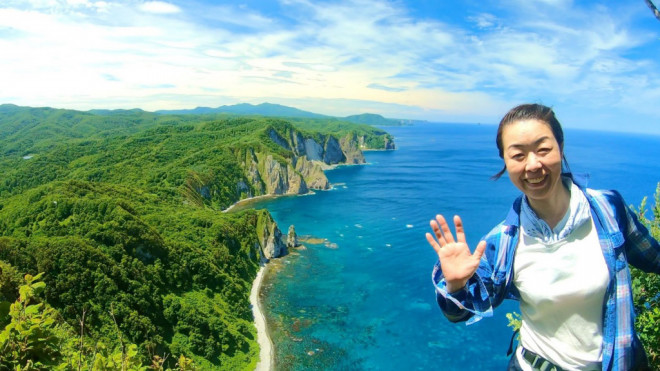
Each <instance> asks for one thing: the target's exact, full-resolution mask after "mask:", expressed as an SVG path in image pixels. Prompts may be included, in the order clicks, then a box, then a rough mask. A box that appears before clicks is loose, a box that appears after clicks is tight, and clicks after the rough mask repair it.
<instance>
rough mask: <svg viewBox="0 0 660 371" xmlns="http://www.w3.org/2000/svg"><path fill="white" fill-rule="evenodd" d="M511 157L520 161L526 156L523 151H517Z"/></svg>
mask: <svg viewBox="0 0 660 371" xmlns="http://www.w3.org/2000/svg"><path fill="white" fill-rule="evenodd" d="M511 158H512V159H514V160H516V161H520V160H522V159H524V158H525V155H523V154H522V153H515V154H513V155H511Z"/></svg>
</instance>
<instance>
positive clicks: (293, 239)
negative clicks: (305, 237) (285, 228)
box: [286, 224, 298, 248]
mask: <svg viewBox="0 0 660 371" xmlns="http://www.w3.org/2000/svg"><path fill="white" fill-rule="evenodd" d="M296 246H298V236H297V235H296V227H295V226H294V225H293V224H291V226H290V227H289V234H288V236H287V239H286V247H288V248H293V247H296Z"/></svg>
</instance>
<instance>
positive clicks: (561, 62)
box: [0, 0, 660, 121]
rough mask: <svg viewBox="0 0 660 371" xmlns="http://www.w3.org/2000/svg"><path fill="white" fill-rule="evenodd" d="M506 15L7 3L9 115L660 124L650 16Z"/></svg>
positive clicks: (580, 11)
mask: <svg viewBox="0 0 660 371" xmlns="http://www.w3.org/2000/svg"><path fill="white" fill-rule="evenodd" d="M499 4H500V3H498V5H490V6H484V7H483V9H479V11H478V12H473V11H466V12H465V14H463V16H462V18H461V19H448V18H443V17H439V16H438V17H436V16H435V15H434V14H429V15H428V16H427V17H423V18H420V17H419V16H414V15H413V12H412V11H411V9H410V7H408V4H407V2H406V1H397V2H391V1H378V0H341V1H329V2H322V3H320V2H315V1H309V0H281V1H280V2H279V3H275V2H268V7H269V8H267V7H266V5H264V6H263V7H262V8H250V7H247V6H245V5H236V4H235V3H233V2H227V3H215V2H214V3H213V4H205V3H203V2H182V1H174V0H173V1H168V2H165V1H147V2H144V1H138V0H124V1H112V2H109V1H108V2H104V1H93V0H68V1H65V0H30V1H12V0H10V1H8V2H6V3H4V4H2V5H0V49H1V50H3V58H2V59H0V81H3V84H2V85H0V101H12V102H14V103H18V104H27V105H53V106H66V107H73V108H92V107H103V106H108V107H142V108H145V109H161V108H177V107H194V106H198V105H206V106H217V105H221V104H228V103H231V102H242V101H245V102H251V103H259V102H262V101H264V100H270V101H272V102H277V103H282V104H287V103H288V104H292V105H295V106H299V107H300V108H303V109H313V108H316V107H319V109H320V111H319V112H321V113H326V114H338V115H347V114H351V113H355V111H353V112H349V110H355V109H358V108H365V109H367V108H372V109H376V108H377V109H379V110H380V112H378V113H385V112H392V115H393V116H398V117H402V116H403V114H404V113H405V115H408V117H413V118H415V117H416V118H427V119H437V120H442V119H452V120H459V118H460V117H463V120H465V121H489V120H490V121H496V118H497V117H498V116H499V115H501V114H502V113H503V112H504V111H505V110H506V109H508V108H509V107H510V106H511V105H513V104H516V103H519V102H521V101H543V102H544V103H547V104H554V105H556V106H562V107H565V111H566V112H568V113H570V112H580V111H589V110H591V111H598V110H605V109H606V108H608V107H614V108H616V112H615V111H612V115H611V116H612V117H615V116H616V115H620V114H621V113H622V112H624V113H626V112H627V113H628V115H637V116H636V117H640V118H642V119H643V120H647V121H653V120H655V121H657V120H658V119H660V116H659V114H658V113H657V112H656V110H653V109H649V108H648V107H649V106H648V105H643V104H638V103H635V102H646V103H647V104H653V102H657V101H658V94H659V93H658V89H657V88H656V87H657V86H660V73H659V72H658V70H659V69H658V61H657V58H655V59H654V58H652V57H650V55H652V54H650V52H649V50H657V48H658V46H660V45H658V44H659V43H660V40H658V32H657V31H653V30H652V29H649V28H648V27H642V26H640V25H639V24H640V21H639V20H640V19H642V17H645V16H648V17H649V18H651V16H650V15H648V14H646V12H647V10H646V9H644V7H643V5H644V4H643V3H641V2H640V4H641V6H638V7H637V6H633V5H629V4H628V3H613V4H608V6H604V5H589V4H587V5H581V4H578V2H572V1H569V0H556V1H551V0H547V1H540V0H539V1H528V0H525V1H522V0H507V1H506V2H502V4H504V5H506V6H504V5H499ZM485 5H488V4H485ZM637 5H639V4H637ZM557 14H561V16H556V15H557ZM633 97H634V98H633ZM324 101H325V102H334V103H333V104H325V105H324V104H321V103H317V102H324ZM294 102H299V103H300V104H294ZM348 102H356V104H349V103H348ZM367 102H371V103H369V104H367ZM386 107H390V109H386ZM331 109H332V110H337V112H333V111H330V110H331ZM396 110H400V111H401V113H402V114H400V115H397V114H396V112H393V111H396ZM601 113H602V112H601ZM577 116H579V115H577V114H576V117H577ZM606 116H607V115H606Z"/></svg>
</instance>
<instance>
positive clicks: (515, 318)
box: [506, 312, 522, 332]
mask: <svg viewBox="0 0 660 371" xmlns="http://www.w3.org/2000/svg"><path fill="white" fill-rule="evenodd" d="M506 319H508V320H509V323H508V324H507V326H508V327H511V330H512V331H513V332H516V331H519V330H520V326H522V318H521V317H520V313H516V312H511V313H507V314H506Z"/></svg>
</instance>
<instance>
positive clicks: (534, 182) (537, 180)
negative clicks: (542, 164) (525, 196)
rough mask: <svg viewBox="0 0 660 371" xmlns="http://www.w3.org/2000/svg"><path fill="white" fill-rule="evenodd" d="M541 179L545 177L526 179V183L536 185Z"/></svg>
mask: <svg viewBox="0 0 660 371" xmlns="http://www.w3.org/2000/svg"><path fill="white" fill-rule="evenodd" d="M543 179H545V177H543V176H542V177H540V178H528V179H527V181H528V182H530V183H532V184H537V183H541V182H542V181H543Z"/></svg>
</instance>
